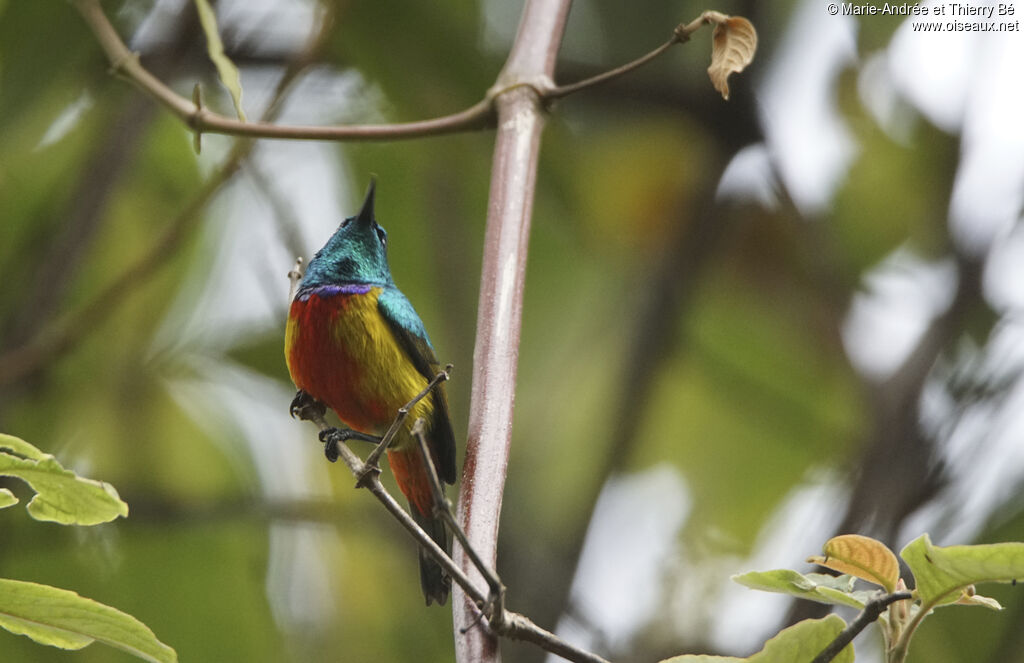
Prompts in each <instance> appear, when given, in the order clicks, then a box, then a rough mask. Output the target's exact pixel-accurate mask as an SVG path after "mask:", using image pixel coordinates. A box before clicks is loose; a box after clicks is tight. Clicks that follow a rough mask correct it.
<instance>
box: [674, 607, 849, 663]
mask: <svg viewBox="0 0 1024 663" xmlns="http://www.w3.org/2000/svg"><path fill="white" fill-rule="evenodd" d="M844 628H846V623H845V622H844V621H843V620H842V619H841V618H840V617H838V616H836V615H829V616H828V617H825V618H823V619H805V620H804V621H802V622H800V623H798V624H794V625H793V626H790V627H789V628H787V629H784V630H782V631H780V632H779V634H778V635H776V636H775V637H774V638H772V639H771V640H769V641H768V642H766V643H764V649H762V650H761V651H759V652H757V653H756V654H754V655H752V656H749V657H747V658H736V657H733V656H703V655H693V654H685V655H683V656H674V657H672V658H669V659H666V660H664V661H662V663H810V661H813V660H814V658H815V657H816V656H817V655H818V654H820V653H821V650H823V649H824V648H825V647H827V646H828V644H829V643H830V642H832V641H833V640H835V639H836V636H837V635H839V634H840V633H841V632H842V630H843V629H844ZM832 660H833V661H835V662H836V663H852V661H853V645H847V646H846V647H844V648H843V650H842V651H841V652H839V654H838V655H837V656H836V657H835V658H834V659H832Z"/></svg>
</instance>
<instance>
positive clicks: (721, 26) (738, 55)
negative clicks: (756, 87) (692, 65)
mask: <svg viewBox="0 0 1024 663" xmlns="http://www.w3.org/2000/svg"><path fill="white" fill-rule="evenodd" d="M713 20H714V21H715V31H714V33H712V35H711V41H712V45H711V66H710V67H708V76H709V77H710V78H711V84H712V85H714V86H715V89H716V90H718V91H719V92H720V93H721V94H722V98H723V99H726V100H728V99H729V74H732V73H739V72H741V71H743V69H744V68H745V67H746V66H747V65H748V64H750V62H751V61H752V60H753V59H754V52H755V51H756V50H757V30H755V29H754V25H753V24H752V23H751V22H750V21H748V20H747V19H745V18H743V17H742V16H721V18H719V17H717V16H716V17H713Z"/></svg>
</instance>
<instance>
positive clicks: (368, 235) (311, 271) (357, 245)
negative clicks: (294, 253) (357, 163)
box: [302, 180, 392, 288]
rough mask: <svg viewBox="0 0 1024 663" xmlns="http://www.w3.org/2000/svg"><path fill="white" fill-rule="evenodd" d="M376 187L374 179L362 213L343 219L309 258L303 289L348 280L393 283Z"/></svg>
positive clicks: (350, 281) (386, 236) (367, 193)
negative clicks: (377, 215)
mask: <svg viewBox="0 0 1024 663" xmlns="http://www.w3.org/2000/svg"><path fill="white" fill-rule="evenodd" d="M375 189H376V181H375V180H370V188H369V190H368V191H367V192H366V200H364V201H363V208H362V209H361V210H359V214H357V215H355V216H350V217H348V218H347V219H345V220H344V221H342V222H341V226H339V227H338V229H337V230H336V231H334V234H333V235H331V238H330V239H329V240H327V244H325V245H324V247H323V248H322V249H320V250H319V251H317V252H316V255H314V256H313V259H312V260H310V261H309V267H307V268H306V275H305V276H304V277H303V279H302V287H303V288H314V287H317V286H322V285H341V284H346V283H367V284H373V285H388V284H391V283H392V280H391V270H390V269H389V268H388V254H387V240H388V234H387V231H385V230H384V229H383V228H381V227H380V226H379V225H377V220H376V218H374V215H373V196H374V190H375Z"/></svg>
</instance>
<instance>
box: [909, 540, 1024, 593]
mask: <svg viewBox="0 0 1024 663" xmlns="http://www.w3.org/2000/svg"><path fill="white" fill-rule="evenodd" d="M900 557H902V558H903V559H904V561H906V563H907V566H909V567H910V570H911V572H913V574H914V580H915V581H916V583H917V593H918V596H919V597H920V598H921V601H922V603H923V604H924V605H928V606H933V605H938V604H943V603H953V602H955V601H957V600H958V599H959V598H960V596H961V593H962V592H963V590H964V589H966V588H967V587H968V586H970V585H976V584H979V583H982V582H1012V581H1013V580H1016V579H1018V578H1024V543H1018V542H1013V543H991V544H985V545H975V546H947V547H945V548H943V547H940V546H936V545H934V544H933V543H932V541H931V538H930V537H929V536H928V535H927V534H922V535H921V536H919V537H917V538H916V539H914V540H913V541H911V542H910V543H908V544H907V546H906V547H905V548H904V549H903V550H902V551H900ZM989 607H993V606H989Z"/></svg>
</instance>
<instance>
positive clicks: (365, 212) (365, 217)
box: [356, 179, 377, 226]
mask: <svg viewBox="0 0 1024 663" xmlns="http://www.w3.org/2000/svg"><path fill="white" fill-rule="evenodd" d="M376 188H377V180H376V179H371V180H370V188H369V189H367V191H366V200H364V201H363V209H361V210H359V216H357V217H356V222H357V223H358V224H359V225H361V226H369V225H371V224H372V223H373V192H374V190H376Z"/></svg>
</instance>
